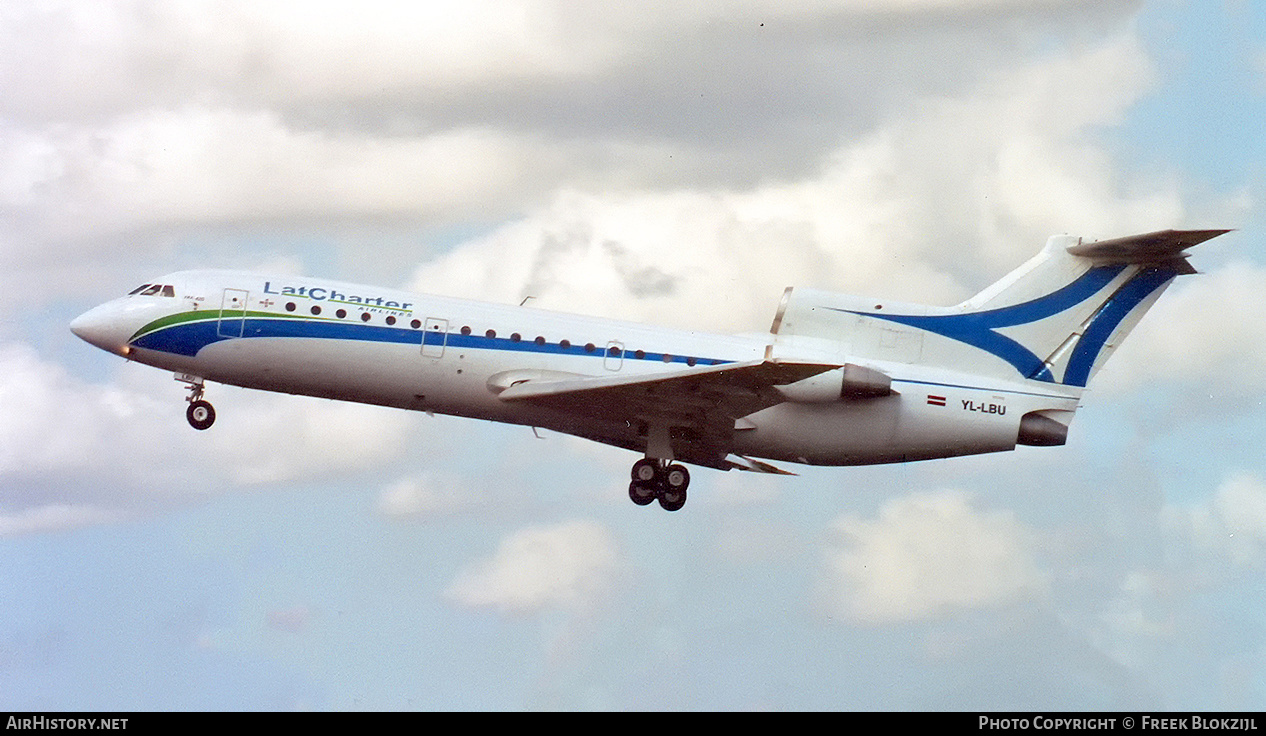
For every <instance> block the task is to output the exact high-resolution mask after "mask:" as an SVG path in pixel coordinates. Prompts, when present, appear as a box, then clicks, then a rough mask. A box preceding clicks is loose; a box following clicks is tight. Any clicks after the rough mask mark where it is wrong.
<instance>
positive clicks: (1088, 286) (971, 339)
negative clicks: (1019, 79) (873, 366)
mask: <svg viewBox="0 0 1266 736" xmlns="http://www.w3.org/2000/svg"><path fill="white" fill-rule="evenodd" d="M1225 232H1228V231H1227V230H1163V231H1159V232H1154V233H1146V234H1143V235H1132V236H1129V237H1124V238H1116V239H1113V240H1103V241H1096V242H1083V241H1082V240H1081V239H1080V238H1077V237H1071V236H1066V235H1057V236H1054V237H1051V238H1050V239H1049V240H1048V241H1047V243H1046V247H1045V248H1043V249H1042V251H1041V252H1040V253H1038V254H1037V255H1036V256H1034V257H1033V258H1032V259H1030V260H1029V261H1028V262H1027V263H1025V264H1024V265H1022V266H1020V267H1019V268H1017V269H1016V270H1015V271H1013V272H1012V273H1010V274H1009V275H1007V276H1006V277H1005V278H1003V279H1002V280H1000V281H998V282H997V283H995V284H994V285H992V286H990V287H989V288H987V289H985V290H984V291H982V292H980V293H979V294H977V295H976V296H974V297H972V298H971V299H968V300H967V301H965V302H963V303H961V304H959V305H957V306H954V307H931V306H923V305H914V304H898V303H891V302H883V303H877V302H875V301H874V300H869V301H867V300H862V299H859V298H858V297H851V296H845V295H842V294H833V293H830V292H821V291H811V290H801V289H795V290H794V292H793V290H791V289H788V290H787V293H786V295H784V298H783V304H782V306H781V307H780V309H779V314H778V317H777V318H775V322H774V333H775V334H776V335H777V338H776V339H777V341H778V343H779V346H780V352H784V354H785V352H798V350H797V348H810V349H813V350H814V351H815V352H821V351H822V350H823V349H828V350H830V351H831V352H836V353H837V354H839V355H841V357H843V358H848V359H861V360H865V359H867V358H869V359H872V360H877V361H884V362H897V363H911V364H919V365H928V366H937V367H943V368H947V369H951V370H953V371H955V372H961V373H965V374H974V375H985V376H993V377H998V378H1007V379H1012V380H1015V379H1020V380H1027V381H1036V382H1041V383H1044V384H1048V385H1051V386H1052V387H1054V386H1055V385H1060V386H1063V387H1067V389H1069V390H1071V391H1072V392H1074V393H1079V392H1080V390H1081V389H1082V388H1084V387H1085V386H1086V384H1087V383H1088V382H1089V381H1090V380H1091V379H1092V378H1093V377H1094V375H1095V373H1096V372H1097V371H1098V370H1099V369H1100V368H1101V367H1102V366H1103V364H1104V361H1106V360H1107V358H1108V357H1109V356H1110V355H1111V354H1112V352H1113V350H1114V349H1115V348H1116V347H1117V346H1118V345H1120V344H1121V341H1122V340H1123V339H1125V336H1126V335H1127V334H1129V332H1130V330H1132V329H1133V328H1134V326H1135V325H1136V324H1137V323H1138V321H1139V319H1140V318H1141V317H1142V316H1143V314H1144V313H1145V312H1146V311H1147V310H1148V308H1150V307H1151V306H1152V304H1153V303H1155V301H1156V299H1157V298H1158V297H1159V296H1160V295H1161V293H1162V292H1163V291H1164V290H1165V288H1166V287H1167V286H1168V285H1169V284H1170V283H1171V282H1172V281H1173V279H1174V278H1175V277H1176V276H1179V275H1183V274H1190V273H1195V269H1193V268H1192V267H1191V264H1189V263H1188V262H1187V256H1188V254H1187V252H1186V250H1187V249H1188V248H1190V247H1192V246H1194V245H1197V244H1199V243H1202V242H1204V241H1206V240H1208V239H1210V238H1213V237H1216V236H1218V235H1221V234H1223V233H1225ZM828 343H830V344H831V347H830V348H827V347H826V346H827V344H828Z"/></svg>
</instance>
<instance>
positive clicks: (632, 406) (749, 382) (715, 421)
mask: <svg viewBox="0 0 1266 736" xmlns="http://www.w3.org/2000/svg"><path fill="white" fill-rule="evenodd" d="M839 367H840V366H839V365H833V364H831V365H828V364H821V363H789V362H778V361H773V360H755V361H748V362H741V363H727V364H724V365H714V366H705V367H700V368H694V369H688V370H684V371H666V372H663V373H653V374H649V375H648V374H633V375H619V376H595V377H575V378H560V379H556V380H555V379H550V378H542V379H540V380H527V381H523V382H521V383H515V384H514V385H511V386H510V387H508V388H506V389H505V390H504V391H502V392H501V393H500V394H499V398H500V399H501V400H502V401H510V402H525V403H532V404H535V405H538V406H545V407H549V408H551V409H556V410H559V411H565V412H568V413H573V414H577V415H581V416H587V417H593V418H598V419H606V420H614V421H625V422H639V423H644V424H646V425H648V426H662V427H667V428H670V429H671V431H672V434H673V437H672V449H673V452H674V454H675V456H676V457H677V458H679V459H681V460H686V461H688V462H694V463H698V464H700V465H708V466H711V467H732V465H731V464H730V463H727V462H726V461H725V456H726V455H727V454H728V453H729V450H728V449H727V448H728V445H729V439H730V435H731V433H732V432H733V431H734V422H735V420H737V419H739V418H740V417H744V416H747V415H748V414H751V413H752V412H756V411H760V410H761V409H765V408H767V407H770V406H773V405H775V404H778V403H781V402H782V401H785V400H786V399H785V398H784V397H783V396H782V395H781V394H779V393H778V392H777V391H775V390H774V387H775V386H781V385H784V384H788V383H795V382H796V381H800V380H803V379H805V378H809V377H811V376H815V375H817V374H819V373H825V372H826V371H830V370H835V369H836V368H839Z"/></svg>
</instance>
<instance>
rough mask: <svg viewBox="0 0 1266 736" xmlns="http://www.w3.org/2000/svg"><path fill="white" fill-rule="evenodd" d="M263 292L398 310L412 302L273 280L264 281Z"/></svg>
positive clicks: (406, 309) (404, 308) (402, 309)
mask: <svg viewBox="0 0 1266 736" xmlns="http://www.w3.org/2000/svg"><path fill="white" fill-rule="evenodd" d="M264 293H265V294H276V295H278V296H289V297H298V298H301V299H311V300H313V301H318V302H337V303H339V304H351V305H354V306H358V307H372V308H378V309H393V310H396V311H400V312H408V311H412V310H411V307H413V302H398V301H394V300H391V299H385V298H383V297H380V296H362V295H360V294H348V293H346V292H342V291H339V290H338V289H332V288H328V287H325V286H274V285H273V282H271V281H265V282H264Z"/></svg>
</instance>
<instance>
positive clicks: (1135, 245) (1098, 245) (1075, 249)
mask: <svg viewBox="0 0 1266 736" xmlns="http://www.w3.org/2000/svg"><path fill="white" fill-rule="evenodd" d="M1228 232H1230V230H1158V231H1156V232H1154V233H1144V234H1142V235H1130V236H1127V237H1124V238H1113V239H1111V240H1098V241H1095V242H1092V243H1077V245H1070V246H1069V247H1068V252H1069V253H1071V254H1073V255H1075V256H1081V257H1083V258H1093V259H1095V260H1097V261H1103V262H1106V263H1156V262H1159V261H1168V260H1172V259H1175V258H1182V257H1183V256H1184V254H1183V251H1184V250H1186V249H1188V248H1190V247H1192V246H1194V245H1199V244H1200V243H1203V242H1204V241H1206V240H1209V239H1211V238H1216V237H1217V236H1219V235H1222V234H1224V233H1228Z"/></svg>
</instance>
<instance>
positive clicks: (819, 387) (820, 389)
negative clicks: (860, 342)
mask: <svg viewBox="0 0 1266 736" xmlns="http://www.w3.org/2000/svg"><path fill="white" fill-rule="evenodd" d="M774 388H775V389H777V391H778V393H780V394H782V395H783V397H784V398H785V399H787V400H788V401H794V402H796V403H800V404H823V403H830V402H834V401H848V400H853V399H868V398H874V397H877V396H888V395H890V394H891V393H892V378H891V377H889V376H888V375H887V374H886V373H881V372H880V371H877V370H875V369H873V368H866V367H864V366H860V365H854V364H852V363H848V364H845V365H844V366H843V367H841V368H836V369H835V370H833V371H827V372H826V373H819V374H818V375H816V376H810V377H809V378H806V379H804V380H803V381H796V382H795V383H789V384H787V385H785V386H775V387H774Z"/></svg>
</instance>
